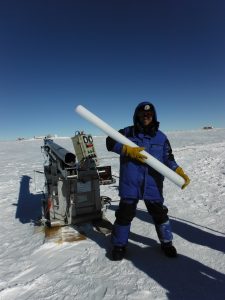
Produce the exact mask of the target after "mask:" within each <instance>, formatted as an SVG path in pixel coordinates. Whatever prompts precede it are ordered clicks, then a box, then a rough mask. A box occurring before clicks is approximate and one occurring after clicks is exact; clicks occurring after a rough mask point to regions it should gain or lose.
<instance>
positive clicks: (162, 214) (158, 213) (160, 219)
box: [145, 201, 169, 224]
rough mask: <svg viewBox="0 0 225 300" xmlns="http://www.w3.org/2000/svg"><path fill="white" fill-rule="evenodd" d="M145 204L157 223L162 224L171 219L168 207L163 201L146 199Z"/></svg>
mask: <svg viewBox="0 0 225 300" xmlns="http://www.w3.org/2000/svg"><path fill="white" fill-rule="evenodd" d="M145 205H146V207H147V210H148V212H149V214H150V215H151V216H152V218H153V221H154V223H155V224H162V223H165V222H167V221H168V220H169V218H168V215H167V214H168V208H167V207H166V206H165V205H163V204H162V203H157V202H148V201H145Z"/></svg>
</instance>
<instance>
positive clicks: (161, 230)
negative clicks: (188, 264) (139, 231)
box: [112, 198, 173, 246]
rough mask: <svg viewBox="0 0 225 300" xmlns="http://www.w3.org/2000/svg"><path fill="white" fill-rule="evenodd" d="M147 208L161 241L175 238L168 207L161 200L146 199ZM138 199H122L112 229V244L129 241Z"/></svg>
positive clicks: (120, 244)
mask: <svg viewBox="0 0 225 300" xmlns="http://www.w3.org/2000/svg"><path fill="white" fill-rule="evenodd" d="M144 202H145V205H146V208H147V210H148V212H149V214H150V215H151V217H152V219H153V222H154V224H155V228H156V232H157V235H158V238H159V241H160V242H161V243H167V242H171V241H172V239H173V235H172V231H171V226H170V221H169V217H168V215H167V213H168V209H167V207H166V206H165V205H163V204H162V203H159V202H154V201H149V200H144ZM137 203H138V199H128V198H126V199H121V200H120V204H119V208H118V210H117V211H116V213H115V216H116V220H115V223H114V226H113V231H112V244H113V245H114V246H126V244H127V243H128V238H129V233H130V226H131V222H132V220H133V218H134V217H135V215H136V208H137Z"/></svg>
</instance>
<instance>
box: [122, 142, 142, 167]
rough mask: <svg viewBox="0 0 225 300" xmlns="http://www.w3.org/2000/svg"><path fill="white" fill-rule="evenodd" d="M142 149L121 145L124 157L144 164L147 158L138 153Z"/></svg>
mask: <svg viewBox="0 0 225 300" xmlns="http://www.w3.org/2000/svg"><path fill="white" fill-rule="evenodd" d="M144 149H145V148H144V147H130V146H128V145H123V149H122V153H123V154H124V155H125V156H128V157H130V158H132V159H135V160H137V161H139V162H141V163H144V162H145V159H146V158H147V156H145V155H143V154H141V153H140V152H141V151H143V150H144Z"/></svg>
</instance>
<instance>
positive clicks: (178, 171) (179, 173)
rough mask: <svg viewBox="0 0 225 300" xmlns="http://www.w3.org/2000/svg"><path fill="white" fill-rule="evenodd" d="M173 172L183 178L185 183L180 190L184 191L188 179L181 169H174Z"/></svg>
mask: <svg viewBox="0 0 225 300" xmlns="http://www.w3.org/2000/svg"><path fill="white" fill-rule="evenodd" d="M175 172H176V173H177V174H178V175H180V176H181V177H183V178H184V180H185V183H184V185H183V186H182V189H184V188H185V187H186V186H187V185H188V184H189V183H190V179H189V177H188V176H187V175H186V174H185V173H184V171H183V169H182V168H181V167H178V168H176V170H175Z"/></svg>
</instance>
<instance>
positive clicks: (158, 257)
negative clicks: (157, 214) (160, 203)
mask: <svg viewBox="0 0 225 300" xmlns="http://www.w3.org/2000/svg"><path fill="white" fill-rule="evenodd" d="M116 208H117V206H114V205H111V207H110V209H112V210H116ZM136 217H137V218H139V219H141V220H142V221H146V222H149V223H151V218H150V216H149V214H148V212H147V211H141V210H137V215H136ZM171 224H172V228H173V232H174V233H176V234H178V235H180V236H181V237H183V238H184V239H186V240H188V241H190V242H192V243H196V244H199V245H204V246H206V247H210V248H212V249H215V250H218V251H221V252H225V246H224V244H225V238H224V237H221V236H217V235H214V234H212V233H209V232H205V231H203V230H201V229H199V228H196V227H194V226H191V225H190V224H186V223H184V222H181V221H178V220H173V219H171ZM132 241H135V242H139V243H142V244H144V245H146V247H141V246H139V245H137V244H135V243H133V242H132ZM178 250H179V249H178ZM126 259H127V260H130V261H132V263H133V264H134V265H135V266H136V267H137V268H138V269H139V270H141V271H143V272H145V273H146V274H147V275H148V276H149V277H151V278H152V279H153V280H155V281H157V282H158V283H159V284H160V285H161V286H162V287H164V288H165V289H166V290H167V291H168V292H167V297H168V299H170V300H177V299H183V300H189V299H193V300H198V299H205V300H210V299H223V298H224V295H225V274H223V273H220V272H218V271H216V270H214V269H212V268H210V267H208V266H206V265H204V264H202V263H200V262H198V261H196V260H194V259H192V258H190V257H187V256H185V255H182V254H179V256H178V258H167V257H166V256H164V255H163V253H162V252H161V249H160V245H159V244H158V243H157V242H156V241H155V240H154V239H151V238H149V237H145V236H141V235H138V234H135V233H132V232H131V233H130V237H129V243H128V253H127V257H126Z"/></svg>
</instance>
